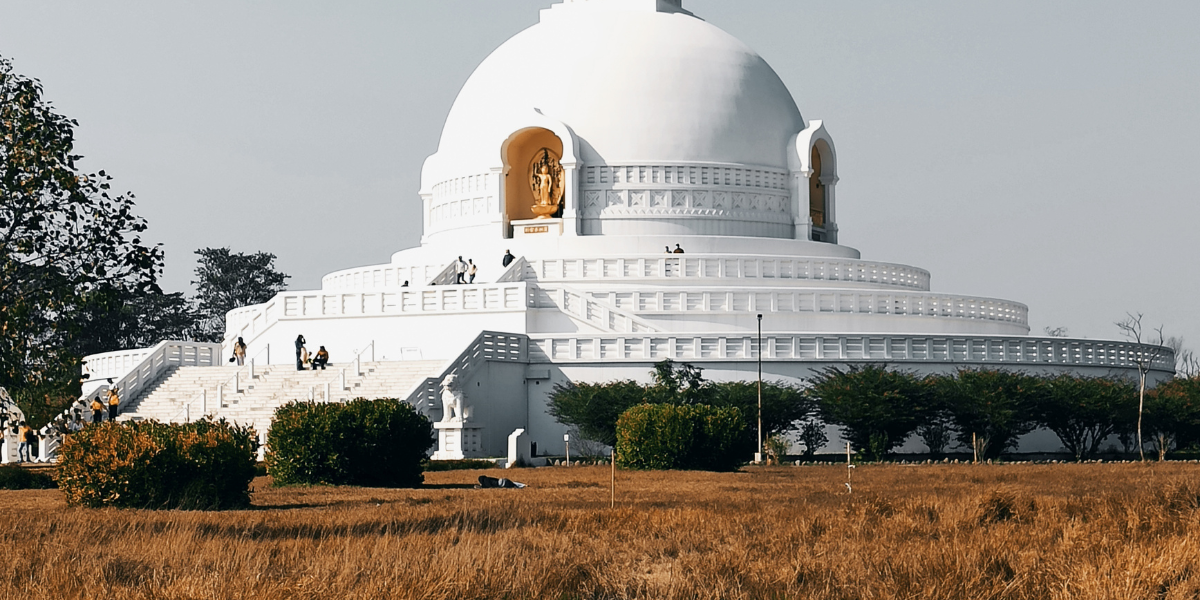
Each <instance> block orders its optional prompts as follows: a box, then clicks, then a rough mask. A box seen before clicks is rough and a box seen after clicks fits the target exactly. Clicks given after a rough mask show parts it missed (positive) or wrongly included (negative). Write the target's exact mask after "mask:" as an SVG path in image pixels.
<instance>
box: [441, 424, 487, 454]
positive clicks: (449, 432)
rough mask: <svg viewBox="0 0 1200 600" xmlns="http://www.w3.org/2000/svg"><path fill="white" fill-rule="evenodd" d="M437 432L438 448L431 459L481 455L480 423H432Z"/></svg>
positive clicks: (481, 436) (481, 437)
mask: <svg viewBox="0 0 1200 600" xmlns="http://www.w3.org/2000/svg"><path fill="white" fill-rule="evenodd" d="M433 428H434V429H436V430H437V434H438V449H437V451H436V452H434V453H433V460H462V459H464V458H480V457H482V455H483V435H482V433H481V432H482V430H483V426H482V425H476V424H475V423H455V422H450V423H434V424H433Z"/></svg>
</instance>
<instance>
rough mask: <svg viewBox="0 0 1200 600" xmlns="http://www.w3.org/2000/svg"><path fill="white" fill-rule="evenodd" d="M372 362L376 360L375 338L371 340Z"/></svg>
mask: <svg viewBox="0 0 1200 600" xmlns="http://www.w3.org/2000/svg"><path fill="white" fill-rule="evenodd" d="M371 362H375V340H371Z"/></svg>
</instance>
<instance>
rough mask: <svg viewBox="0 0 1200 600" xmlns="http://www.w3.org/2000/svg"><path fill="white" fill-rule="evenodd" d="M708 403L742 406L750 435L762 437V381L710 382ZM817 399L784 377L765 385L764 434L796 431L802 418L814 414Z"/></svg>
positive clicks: (764, 383) (766, 436)
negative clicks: (760, 415) (758, 429)
mask: <svg viewBox="0 0 1200 600" xmlns="http://www.w3.org/2000/svg"><path fill="white" fill-rule="evenodd" d="M706 392H707V393H706V394H705V395H706V396H707V400H706V403H707V404H711V405H713V406H728V407H733V408H736V409H738V410H739V411H740V412H741V414H742V415H744V416H745V417H746V426H747V428H748V431H749V435H750V436H751V437H753V438H754V439H755V443H756V444H757V439H758V431H757V429H756V428H757V426H758V382H757V381H723V382H712V383H709V384H708V385H707V386H706ZM814 410H815V408H814V405H813V400H812V398H811V397H809V395H808V394H806V393H804V390H802V389H800V387H798V386H795V385H791V384H788V383H784V382H782V381H764V382H763V385H762V417H763V418H762V427H763V438H770V437H773V436H782V435H785V434H787V433H788V432H790V431H795V430H796V428H797V427H798V425H799V423H800V421H802V420H804V419H806V418H808V417H809V416H810V415H812V414H813V412H814Z"/></svg>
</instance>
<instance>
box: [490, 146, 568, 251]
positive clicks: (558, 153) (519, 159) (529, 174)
mask: <svg viewBox="0 0 1200 600" xmlns="http://www.w3.org/2000/svg"><path fill="white" fill-rule="evenodd" d="M543 153H546V154H548V155H549V157H550V158H551V159H552V162H553V164H554V165H556V166H558V169H559V172H560V173H561V169H562V167H561V162H560V161H561V160H562V155H563V142H562V140H561V139H559V137H558V136H557V135H555V134H554V132H552V131H550V130H549V129H545V128H542V127H530V128H527V129H522V130H520V131H518V132H516V133H514V134H513V135H512V136H510V137H509V138H508V141H507V143H506V144H505V147H504V149H503V159H504V174H505V178H504V216H505V224H506V229H507V224H508V223H510V222H512V221H519V220H526V219H534V218H537V217H538V216H539V215H537V214H535V213H534V210H533V207H534V206H535V205H537V204H538V198H537V197H536V196H535V194H534V185H533V182H534V169H535V167H536V166H537V165H538V164H540V163H541V159H542V157H543ZM559 182H560V183H558V186H557V191H556V192H554V193H555V194H556V197H554V198H552V201H553V202H555V203H556V204H557V203H560V202H561V201H562V198H563V190H564V189H565V181H564V179H563V178H562V176H561V175H560V176H559ZM552 187H553V186H552ZM556 210H557V209H556ZM551 214H552V213H551ZM507 236H511V231H508V232H507V233H506V237H507Z"/></svg>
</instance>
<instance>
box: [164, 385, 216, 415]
mask: <svg viewBox="0 0 1200 600" xmlns="http://www.w3.org/2000/svg"><path fill="white" fill-rule="evenodd" d="M197 400H199V401H200V418H204V417H206V416H208V390H206V389H201V390H200V393H199V394H196V395H195V396H194V397H193V398H192V399H191V400H188V401H187V403H185V404H184V405H183V406H181V407H180V408H179V410H177V411H175V414H173V415H171V418H169V419H167V422H168V423H177V422H178V419H176V417H178V416H179V414H180V413H183V422H184V423H191V422H192V405H193V404H195V403H196V401H197Z"/></svg>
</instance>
